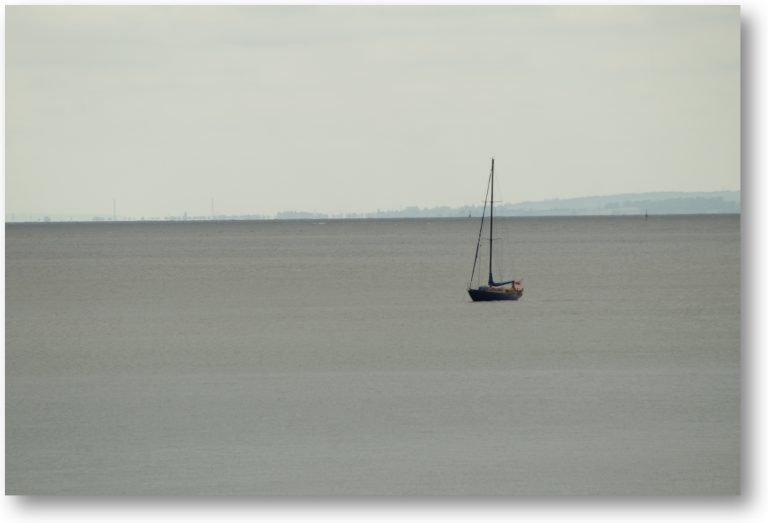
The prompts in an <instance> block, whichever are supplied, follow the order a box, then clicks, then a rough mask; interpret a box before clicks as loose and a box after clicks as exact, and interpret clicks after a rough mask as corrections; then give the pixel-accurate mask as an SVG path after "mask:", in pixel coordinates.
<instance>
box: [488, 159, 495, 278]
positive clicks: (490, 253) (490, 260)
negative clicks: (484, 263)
mask: <svg viewBox="0 0 768 523" xmlns="http://www.w3.org/2000/svg"><path fill="white" fill-rule="evenodd" d="M494 162H495V159H494V158H491V227H490V233H491V235H490V236H491V237H490V243H489V247H488V285H489V286H491V287H492V286H493V164H494Z"/></svg>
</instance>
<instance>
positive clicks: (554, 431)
mask: <svg viewBox="0 0 768 523" xmlns="http://www.w3.org/2000/svg"><path fill="white" fill-rule="evenodd" d="M477 226H478V221H477V220H476V219H473V220H403V221H399V220H393V221H328V222H325V223H323V222H218V223H217V222H211V223H126V224H104V223H100V224H96V223H94V224H28V225H15V224H11V225H7V226H6V488H7V492H8V493H10V494H139V495H143V494H253V495H263V494H298V495H318V494H320V495H322V494H332V495H357V494H361V495H367V494H391V495H430V494H437V495H450V494H458V495H475V494H491V495H549V494H554V495H559V494H562V495H574V494H606V495H633V494H642V495H690V494H694V495H697V494H737V493H738V492H739V490H740V354H739V345H740V331H739V323H740V310H739V308H740V296H739V284H740V275H739V262H740V252H739V251H740V235H739V218H738V217H736V216H708V217H704V216H698V217H650V218H649V219H648V220H644V219H642V217H640V218H638V217H623V218H540V219H538V218H537V219H502V220H498V221H497V223H496V226H497V229H496V230H497V231H498V234H499V235H500V236H503V237H505V238H506V245H505V259H504V262H505V266H506V267H507V270H506V273H505V274H504V276H509V277H517V278H522V279H523V284H524V286H525V288H526V291H525V296H524V297H523V299H522V300H521V301H519V302H503V303H502V302H499V303H471V302H470V301H469V299H468V297H467V294H466V290H465V289H466V284H467V280H468V279H469V272H470V270H471V266H472V259H473V255H474V242H475V239H476V234H477Z"/></svg>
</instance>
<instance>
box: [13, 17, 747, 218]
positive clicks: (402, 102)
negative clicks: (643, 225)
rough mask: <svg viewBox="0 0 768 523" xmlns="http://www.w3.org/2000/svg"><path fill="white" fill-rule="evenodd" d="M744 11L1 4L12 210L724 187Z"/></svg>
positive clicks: (357, 207) (366, 204)
mask: <svg viewBox="0 0 768 523" xmlns="http://www.w3.org/2000/svg"><path fill="white" fill-rule="evenodd" d="M739 23H740V21H739V11H738V7H733V6H731V7H718V6H710V7H696V6H692V7H543V6H539V7H509V6H497V7H396V6H388V7H344V6H337V7H138V6H132V7H116V6H110V7H64V6H54V7H32V6H10V7H7V8H6V213H7V215H11V214H12V213H29V212H42V213H51V214H69V213H93V214H104V215H109V214H111V212H112V200H113V198H114V199H116V200H117V202H118V204H117V205H118V214H121V215H126V216H135V217H140V216H147V217H150V216H166V215H180V214H183V213H184V212H188V213H189V214H190V215H195V214H199V215H207V214H209V213H210V208H211V198H215V202H216V203H215V204H216V211H217V213H219V214H246V213H255V214H273V213H275V212H278V211H282V210H291V209H295V210H307V211H319V212H331V213H335V212H358V211H374V210H376V209H382V210H385V209H399V208H403V207H407V206H411V205H416V206H420V207H431V206H436V205H450V206H458V205H463V204H474V203H478V202H480V201H481V200H482V197H483V196H484V190H485V186H484V184H485V177H486V175H487V171H488V167H489V163H490V157H491V156H495V157H496V160H497V172H498V174H499V176H500V182H501V188H502V198H503V199H504V200H505V201H507V202H518V201H523V200H539V199H546V198H567V197H573V196H587V195H605V194H613V193H622V192H645V191H715V190H736V189H739V188H740V182H739V176H740V164H739V141H740V133H739V128H740V121H739V104H740V102H739V90H740V85H739V74H740V73H739V67H740V57H739Z"/></svg>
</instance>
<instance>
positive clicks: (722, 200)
mask: <svg viewBox="0 0 768 523" xmlns="http://www.w3.org/2000/svg"><path fill="white" fill-rule="evenodd" d="M740 197H741V195H740V192H739V191H721V192H708V193H684V192H679V193H674V192H661V193H632V194H617V195H612V196H588V197H583V198H567V199H556V200H544V201H539V202H520V203H511V204H510V203H507V204H499V205H496V206H494V214H496V215H497V216H588V215H589V216H594V215H606V216H614V215H631V214H645V213H646V212H647V213H648V214H738V213H740V212H741V202H740ZM482 212H483V207H482V205H465V206H463V207H427V208H420V207H406V208H405V209H399V210H393V211H376V212H368V213H359V214H325V213H317V212H303V211H287V212H280V213H278V214H277V216H276V218H277V219H279V220H291V219H299V220H311V219H333V218H459V217H467V216H479V215H480V214H482Z"/></svg>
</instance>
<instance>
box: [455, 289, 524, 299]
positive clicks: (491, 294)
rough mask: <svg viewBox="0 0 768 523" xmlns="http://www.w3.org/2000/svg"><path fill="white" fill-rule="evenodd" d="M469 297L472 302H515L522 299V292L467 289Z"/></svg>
mask: <svg viewBox="0 0 768 523" xmlns="http://www.w3.org/2000/svg"><path fill="white" fill-rule="evenodd" d="M467 292H469V297H470V298H472V301H516V300H519V299H520V298H522V296H523V293H522V292H503V291H502V292H499V291H486V290H480V289H469V290H468V291H467Z"/></svg>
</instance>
